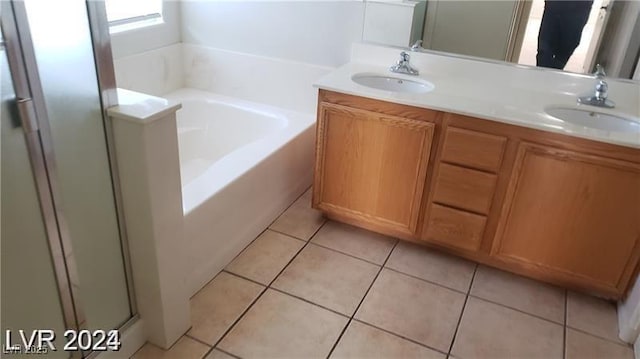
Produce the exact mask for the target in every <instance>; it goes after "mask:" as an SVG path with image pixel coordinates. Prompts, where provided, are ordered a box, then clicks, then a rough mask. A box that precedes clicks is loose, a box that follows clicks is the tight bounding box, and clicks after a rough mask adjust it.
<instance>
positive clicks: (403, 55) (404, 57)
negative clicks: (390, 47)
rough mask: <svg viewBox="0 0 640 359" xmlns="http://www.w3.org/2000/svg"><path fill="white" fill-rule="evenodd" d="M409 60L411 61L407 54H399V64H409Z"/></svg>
mask: <svg viewBox="0 0 640 359" xmlns="http://www.w3.org/2000/svg"><path fill="white" fill-rule="evenodd" d="M409 59H411V56H409V54H407V53H406V52H405V51H402V52H401V53H400V61H401V62H409Z"/></svg>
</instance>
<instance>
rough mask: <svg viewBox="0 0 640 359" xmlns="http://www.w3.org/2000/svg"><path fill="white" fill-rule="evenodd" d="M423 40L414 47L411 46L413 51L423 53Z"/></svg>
mask: <svg viewBox="0 0 640 359" xmlns="http://www.w3.org/2000/svg"><path fill="white" fill-rule="evenodd" d="M422 50H423V48H422V40H418V41H416V42H415V43H414V44H413V45H411V51H422Z"/></svg>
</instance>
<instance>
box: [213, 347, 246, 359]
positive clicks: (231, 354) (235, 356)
mask: <svg viewBox="0 0 640 359" xmlns="http://www.w3.org/2000/svg"><path fill="white" fill-rule="evenodd" d="M214 349H215V350H218V351H221V352H223V353H225V354H227V355H229V356H231V357H234V358H236V359H241V357H239V356H237V355H235V354H233V353H229V352H228V351H226V350H222V349H220V348H211V351H213V350H214Z"/></svg>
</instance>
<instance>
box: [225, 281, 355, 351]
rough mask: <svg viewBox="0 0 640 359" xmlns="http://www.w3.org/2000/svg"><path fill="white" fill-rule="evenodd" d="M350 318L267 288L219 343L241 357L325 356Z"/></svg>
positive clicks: (226, 349)
mask: <svg viewBox="0 0 640 359" xmlns="http://www.w3.org/2000/svg"><path fill="white" fill-rule="evenodd" d="M347 321H348V319H347V318H346V317H343V316H341V315H338V314H336V313H333V312H330V311H328V310H326V309H322V308H320V307H318V306H315V305H313V304H309V303H307V302H304V301H302V300H300V299H297V298H294V297H291V296H288V295H286V294H283V293H280V292H277V291H274V290H271V289H268V290H267V292H266V293H265V294H263V295H262V297H260V299H259V300H258V301H257V302H256V303H255V304H254V305H253V306H252V307H251V309H249V311H248V312H247V313H246V314H245V315H244V316H243V317H242V319H241V320H240V321H239V322H238V324H236V325H235V326H234V327H233V329H231V331H230V332H229V334H227V336H225V337H224V339H222V341H221V342H220V344H219V345H218V347H220V349H222V350H224V351H226V352H228V353H231V354H234V355H237V356H239V357H241V358H247V359H250V358H326V357H327V355H329V352H330V351H331V348H332V347H333V344H334V343H335V342H336V340H338V337H339V336H340V333H341V332H342V329H343V328H344V326H345V325H346V324H347Z"/></svg>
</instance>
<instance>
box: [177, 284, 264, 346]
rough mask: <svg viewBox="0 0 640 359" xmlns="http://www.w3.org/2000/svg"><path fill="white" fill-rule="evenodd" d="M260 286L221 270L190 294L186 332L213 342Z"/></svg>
mask: <svg viewBox="0 0 640 359" xmlns="http://www.w3.org/2000/svg"><path fill="white" fill-rule="evenodd" d="M263 289H264V287H263V286H261V285H258V284H256V283H253V282H250V281H248V280H245V279H242V278H239V277H236V276H234V275H232V274H229V273H225V272H221V273H220V274H218V275H217V276H216V277H215V278H214V279H213V280H212V281H211V282H210V283H209V284H207V285H206V286H205V287H204V288H202V290H201V291H200V292H198V294H196V295H195V296H194V297H193V298H191V330H189V332H188V334H189V335H190V336H192V337H194V338H197V339H198V340H201V341H203V342H205V343H209V344H211V345H214V344H215V343H216V342H217V341H218V340H219V339H220V338H221V337H222V335H224V333H225V332H226V331H227V329H229V327H230V326H231V325H232V324H233V323H234V322H235V321H236V320H237V319H238V318H239V317H240V315H242V313H243V312H244V311H245V310H246V309H247V308H248V307H249V306H250V305H251V303H252V302H253V301H254V300H255V299H256V298H257V297H258V295H259V294H260V292H262V290H263Z"/></svg>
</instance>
